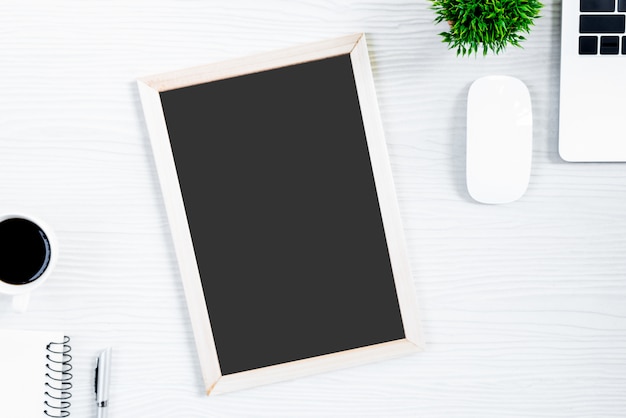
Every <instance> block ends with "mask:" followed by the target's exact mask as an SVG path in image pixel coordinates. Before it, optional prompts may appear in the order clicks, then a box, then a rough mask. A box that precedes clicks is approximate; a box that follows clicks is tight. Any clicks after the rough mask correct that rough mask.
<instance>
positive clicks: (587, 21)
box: [580, 15, 626, 33]
mask: <svg viewBox="0 0 626 418" xmlns="http://www.w3.org/2000/svg"><path fill="white" fill-rule="evenodd" d="M625 29H626V16H624V15H580V33H624V31H625Z"/></svg>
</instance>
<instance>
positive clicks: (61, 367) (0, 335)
mask: <svg viewBox="0 0 626 418" xmlns="http://www.w3.org/2000/svg"><path fill="white" fill-rule="evenodd" d="M70 350H71V348H70V346H69V338H68V337H66V336H64V335H63V333H58V332H50V331H41V332H40V331H19V330H3V329H0V417H11V418H39V417H69V416H70V411H69V407H70V401H69V399H70V398H71V396H72V395H71V389H72V383H71V382H70V380H71V378H72V375H71V373H70V371H71V368H72V366H71V360H72V357H71V356H70V354H69V352H70Z"/></svg>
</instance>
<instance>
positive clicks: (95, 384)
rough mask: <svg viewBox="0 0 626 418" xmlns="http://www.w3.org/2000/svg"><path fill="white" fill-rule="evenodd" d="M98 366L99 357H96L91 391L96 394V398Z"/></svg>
mask: <svg viewBox="0 0 626 418" xmlns="http://www.w3.org/2000/svg"><path fill="white" fill-rule="evenodd" d="M99 367H100V357H98V358H97V359H96V370H95V373H94V375H95V376H94V378H93V391H94V393H95V394H96V399H98V368H99Z"/></svg>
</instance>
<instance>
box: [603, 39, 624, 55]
mask: <svg viewBox="0 0 626 418" xmlns="http://www.w3.org/2000/svg"><path fill="white" fill-rule="evenodd" d="M600 54H602V55H615V54H619V36H603V37H601V38H600Z"/></svg>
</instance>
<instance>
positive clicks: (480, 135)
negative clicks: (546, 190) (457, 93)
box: [466, 75, 533, 204]
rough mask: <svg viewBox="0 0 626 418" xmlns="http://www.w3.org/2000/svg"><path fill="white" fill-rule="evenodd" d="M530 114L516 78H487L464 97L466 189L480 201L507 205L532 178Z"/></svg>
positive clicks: (522, 87)
mask: <svg viewBox="0 0 626 418" xmlns="http://www.w3.org/2000/svg"><path fill="white" fill-rule="evenodd" d="M532 150H533V115H532V105H531V101H530V93H529V92H528V88H527V87H526V85H525V84H524V83H523V82H522V81H521V80H519V79H517V78H514V77H509V76H501V75H497V76H487V77H483V78H479V79H478V80H476V81H474V83H472V85H471V87H470V89H469V93H468V96H467V166H466V175H467V190H468V191H469V194H470V196H472V198H473V199H475V200H476V201H478V202H481V203H492V204H496V203H509V202H513V201H515V200H517V199H519V198H520V197H522V196H523V195H524V193H525V192H526V189H527V188H528V182H529V180H530V166H531V161H532Z"/></svg>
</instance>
